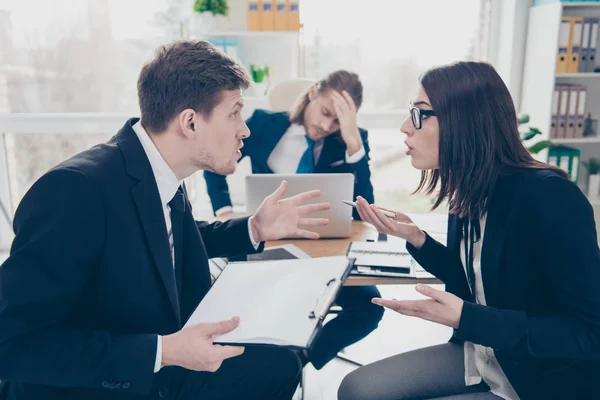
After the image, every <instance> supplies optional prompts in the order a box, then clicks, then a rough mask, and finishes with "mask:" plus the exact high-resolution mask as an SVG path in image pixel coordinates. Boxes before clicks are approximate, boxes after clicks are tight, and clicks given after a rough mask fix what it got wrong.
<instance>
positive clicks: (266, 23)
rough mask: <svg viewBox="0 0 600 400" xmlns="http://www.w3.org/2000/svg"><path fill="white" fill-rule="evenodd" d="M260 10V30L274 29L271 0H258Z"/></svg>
mask: <svg viewBox="0 0 600 400" xmlns="http://www.w3.org/2000/svg"><path fill="white" fill-rule="evenodd" d="M258 4H259V6H262V7H261V12H260V30H261V31H274V30H275V13H274V12H273V0H259V1H258Z"/></svg>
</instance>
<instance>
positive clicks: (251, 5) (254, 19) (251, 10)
mask: <svg viewBox="0 0 600 400" xmlns="http://www.w3.org/2000/svg"><path fill="white" fill-rule="evenodd" d="M248 30H249V31H260V10H259V8H258V0H248Z"/></svg>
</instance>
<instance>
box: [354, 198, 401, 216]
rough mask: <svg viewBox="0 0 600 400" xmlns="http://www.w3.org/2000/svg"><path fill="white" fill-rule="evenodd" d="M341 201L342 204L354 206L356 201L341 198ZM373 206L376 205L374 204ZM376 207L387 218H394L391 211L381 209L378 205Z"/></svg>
mask: <svg viewBox="0 0 600 400" xmlns="http://www.w3.org/2000/svg"><path fill="white" fill-rule="evenodd" d="M342 201H343V202H344V204H348V205H349V206H352V207H355V208H356V202H354V201H350V200H342ZM375 207H377V206H375ZM377 208H378V209H379V211H381V213H382V214H383V215H385V216H386V217H388V218H392V219H394V218H396V214H394V213H393V212H389V211H386V210H382V209H381V208H379V207H377Z"/></svg>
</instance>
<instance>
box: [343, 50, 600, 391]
mask: <svg viewBox="0 0 600 400" xmlns="http://www.w3.org/2000/svg"><path fill="white" fill-rule="evenodd" d="M420 83H421V87H420V90H419V92H418V95H417V98H416V99H415V101H414V103H413V104H412V105H411V106H410V118H408V119H407V121H405V122H404V124H403V125H402V128H401V130H402V132H404V133H405V134H406V145H407V147H408V151H407V154H408V155H409V156H410V157H411V162H412V165H413V166H414V167H415V168H418V169H420V170H421V171H422V174H421V182H420V184H419V186H418V188H417V191H425V192H426V193H434V192H435V193H436V194H437V199H436V202H435V204H434V206H433V208H437V207H438V206H440V205H442V204H446V203H447V204H448V206H449V219H448V238H447V245H445V246H444V245H442V244H441V243H438V242H437V241H435V240H434V239H432V238H431V236H429V235H428V234H427V233H426V232H423V231H422V230H421V229H419V228H418V227H417V226H416V225H415V224H413V223H412V221H411V220H410V218H408V217H407V216H406V215H405V214H402V213H399V212H395V213H396V217H395V218H394V219H391V218H388V217H386V216H385V215H384V214H383V213H382V212H381V210H380V209H378V208H377V207H375V206H373V205H369V204H368V203H367V202H366V201H365V200H364V199H361V198H359V199H358V201H357V209H358V212H359V213H360V215H361V217H362V219H363V220H365V221H368V222H370V223H372V224H373V225H375V227H376V228H377V230H378V231H379V232H382V233H386V234H391V235H395V236H399V237H401V238H403V239H405V240H406V241H407V249H408V251H409V252H410V253H411V255H412V256H413V257H414V258H415V259H416V261H417V262H418V263H419V264H420V265H422V266H423V267H424V268H425V269H426V270H428V271H429V272H431V273H432V274H434V275H435V276H436V277H438V278H439V279H440V280H441V281H442V282H443V283H444V284H445V285H446V291H440V290H436V289H434V288H432V287H429V286H423V285H417V291H418V292H419V293H420V294H422V295H423V299H422V300H415V301H406V300H395V299H394V300H388V299H386V300H384V299H373V302H374V303H375V304H379V305H381V306H383V307H386V308H388V309H390V310H393V311H396V312H398V313H400V314H404V315H409V316H415V317H418V318H422V319H425V320H429V321H433V322H436V323H440V324H443V325H446V326H449V327H452V328H453V329H454V331H453V335H452V338H451V339H450V342H449V343H447V344H442V345H438V346H432V347H428V348H424V349H419V350H416V351H412V352H408V353H405V354H400V355H397V356H394V357H391V358H388V359H385V360H382V361H379V362H376V363H374V364H371V365H368V366H365V367H362V368H359V369H358V370H356V371H354V372H352V373H351V374H349V375H348V376H347V377H346V378H345V379H344V381H343V382H342V385H341V387H340V389H339V392H338V396H339V399H340V400H348V399H361V400H374V399H377V400H384V399H390V400H392V399H393V400H399V399H432V398H436V399H499V398H501V399H511V400H512V399H518V398H520V399H592V398H599V397H600V389H598V388H597V383H596V380H597V379H598V377H600V361H599V360H600V251H599V250H598V238H597V235H596V227H595V224H594V217H593V211H592V207H591V206H590V204H589V202H588V200H587V199H586V198H585V196H584V195H583V194H582V193H581V191H580V190H579V189H578V188H577V186H576V185H574V184H573V183H572V182H570V181H569V179H568V178H567V176H566V174H565V173H564V172H563V171H562V170H559V169H557V168H554V167H552V166H550V165H547V164H544V163H541V162H538V161H536V160H534V159H533V158H532V156H531V155H530V154H529V153H528V152H527V150H526V149H525V148H524V147H523V145H522V143H521V141H520V137H519V133H518V130H517V117H516V113H515V108H514V105H513V102H512V99H511V97H510V93H509V92H508V89H507V88H506V86H505V85H504V83H503V82H502V79H501V78H500V76H499V75H498V74H497V73H496V71H495V70H494V69H493V68H492V67H491V66H490V65H488V64H485V63H476V62H460V63H456V64H452V65H448V66H443V67H439V68H434V69H431V70H429V71H428V72H427V73H425V75H423V77H422V78H421V82H420ZM415 334H416V332H415Z"/></svg>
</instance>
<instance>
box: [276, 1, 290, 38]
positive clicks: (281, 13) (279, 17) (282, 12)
mask: <svg viewBox="0 0 600 400" xmlns="http://www.w3.org/2000/svg"><path fill="white" fill-rule="evenodd" d="M273 3H274V4H275V5H274V7H275V11H274V12H275V30H276V31H287V30H288V12H287V5H286V4H285V0H273Z"/></svg>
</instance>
